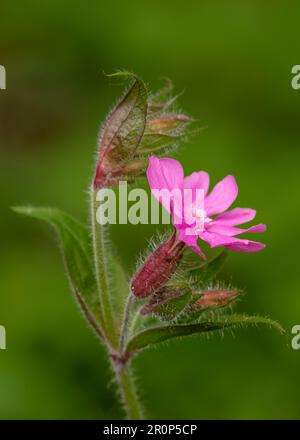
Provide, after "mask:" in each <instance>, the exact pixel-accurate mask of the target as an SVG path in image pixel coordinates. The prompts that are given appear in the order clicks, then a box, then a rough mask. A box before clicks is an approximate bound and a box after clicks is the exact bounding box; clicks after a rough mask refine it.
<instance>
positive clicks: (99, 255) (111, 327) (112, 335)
mask: <svg viewBox="0 0 300 440" xmlns="http://www.w3.org/2000/svg"><path fill="white" fill-rule="evenodd" d="M96 195H97V191H93V189H91V222H92V236H93V249H94V260H95V273H96V279H97V286H98V291H99V299H100V306H101V310H102V314H103V320H104V332H105V335H106V338H107V339H108V341H109V342H110V343H111V345H112V346H113V347H115V348H116V347H117V344H118V338H117V332H116V327H115V323H114V317H113V312H112V307H111V302H110V297H109V285H108V268H107V252H109V251H108V250H107V249H106V247H105V237H104V227H103V226H102V225H100V224H99V223H97V221H96V211H97V206H96Z"/></svg>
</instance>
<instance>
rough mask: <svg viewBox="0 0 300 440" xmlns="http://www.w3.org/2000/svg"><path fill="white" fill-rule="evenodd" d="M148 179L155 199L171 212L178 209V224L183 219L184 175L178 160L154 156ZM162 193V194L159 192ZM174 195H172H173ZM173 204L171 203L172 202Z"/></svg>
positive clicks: (149, 167) (150, 164)
mask: <svg viewBox="0 0 300 440" xmlns="http://www.w3.org/2000/svg"><path fill="white" fill-rule="evenodd" d="M147 179H148V182H149V186H150V188H151V191H152V193H153V195H154V197H155V198H156V199H157V201H158V202H160V203H161V204H162V205H163V207H164V208H165V209H166V210H167V211H168V212H169V213H171V212H173V213H174V209H173V208H174V205H175V207H176V209H175V211H176V216H177V218H178V220H177V222H178V223H180V221H181V220H180V219H181V218H182V215H181V214H182V210H183V208H182V188H183V179H184V173H183V169H182V166H181V164H180V163H179V162H178V160H175V159H169V158H163V159H159V158H158V157H155V156H152V157H151V158H150V161H149V166H148V169H147ZM159 191H162V193H161V194H157V192H159ZM171 193H172V194H171ZM171 200H172V201H173V203H170V201H171Z"/></svg>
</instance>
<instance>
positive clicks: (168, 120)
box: [147, 113, 191, 133]
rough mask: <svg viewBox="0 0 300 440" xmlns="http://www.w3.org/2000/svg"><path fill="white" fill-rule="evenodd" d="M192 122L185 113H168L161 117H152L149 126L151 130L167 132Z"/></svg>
mask: <svg viewBox="0 0 300 440" xmlns="http://www.w3.org/2000/svg"><path fill="white" fill-rule="evenodd" d="M189 122H191V120H190V118H189V117H188V116H186V115H183V114H176V113H168V114H165V115H161V116H159V117H156V118H153V119H150V120H149V121H148V122H147V126H148V127H149V128H150V130H151V131H155V132H159V133H165V132H168V131H170V130H175V129H178V128H184V127H185V126H186V124H187V123H189Z"/></svg>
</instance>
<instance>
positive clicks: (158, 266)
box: [131, 232, 185, 298]
mask: <svg viewBox="0 0 300 440" xmlns="http://www.w3.org/2000/svg"><path fill="white" fill-rule="evenodd" d="M184 248H185V244H184V243H183V242H181V241H179V240H178V239H177V236H176V233H175V232H174V233H173V234H172V235H171V237H169V238H168V239H167V240H166V241H165V242H164V243H162V244H161V245H159V246H158V247H157V248H156V249H155V251H154V252H153V253H152V254H151V255H150V256H149V257H148V258H147V260H146V261H145V263H144V264H143V265H142V266H141V267H140V268H139V269H138V271H137V273H136V274H135V275H134V277H133V280H132V282H131V291H132V293H133V294H134V295H135V296H138V297H140V298H145V297H146V296H148V295H151V294H152V293H154V292H156V291H157V290H158V289H160V288H162V287H163V286H164V285H165V284H166V282H167V281H168V280H169V279H170V278H171V276H172V275H173V273H174V272H175V270H176V268H177V266H178V264H179V263H180V260H181V257H182V254H183V251H184Z"/></svg>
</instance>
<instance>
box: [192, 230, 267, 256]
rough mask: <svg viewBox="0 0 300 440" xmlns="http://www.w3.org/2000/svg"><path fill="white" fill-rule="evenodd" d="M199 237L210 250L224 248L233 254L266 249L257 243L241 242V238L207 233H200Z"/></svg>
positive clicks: (263, 245)
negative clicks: (233, 252)
mask: <svg viewBox="0 0 300 440" xmlns="http://www.w3.org/2000/svg"><path fill="white" fill-rule="evenodd" d="M200 237H201V238H202V240H204V241H206V242H207V243H208V244H209V245H210V247H212V248H215V247H219V246H224V247H226V248H228V249H231V250H233V251H235V252H258V251H260V250H261V249H264V248H265V247H266V245H265V244H263V243H259V242H258V241H251V240H243V239H241V238H235V237H229V236H224V235H220V234H215V233H212V232H207V231H205V232H202V233H201V234H200Z"/></svg>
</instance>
